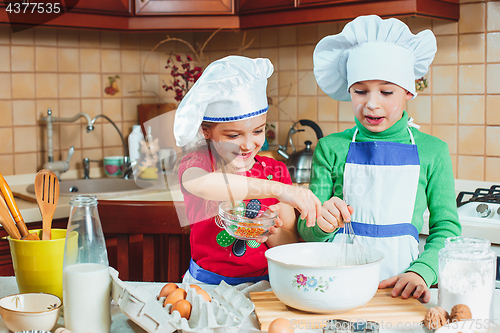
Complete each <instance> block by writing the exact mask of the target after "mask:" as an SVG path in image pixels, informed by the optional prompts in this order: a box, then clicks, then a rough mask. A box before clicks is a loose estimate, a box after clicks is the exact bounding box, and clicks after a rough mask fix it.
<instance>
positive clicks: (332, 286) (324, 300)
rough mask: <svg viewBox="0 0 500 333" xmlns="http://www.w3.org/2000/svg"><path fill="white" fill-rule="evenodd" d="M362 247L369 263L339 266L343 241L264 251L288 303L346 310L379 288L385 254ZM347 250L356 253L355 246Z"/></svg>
mask: <svg viewBox="0 0 500 333" xmlns="http://www.w3.org/2000/svg"><path fill="white" fill-rule="evenodd" d="M346 245H347V246H349V247H352V246H353V245H350V244H346ZM363 249H364V253H365V255H366V257H367V258H366V259H367V261H368V264H363V265H352V266H342V267H339V265H338V258H339V256H340V251H341V244H337V243H314V242H305V243H304V242H302V243H294V244H287V245H281V246H276V247H273V248H271V249H269V250H267V251H266V253H265V255H266V258H267V262H268V265H269V282H270V283H271V288H272V289H273V292H274V294H275V295H276V297H278V299H279V300H280V301H282V302H283V303H285V304H286V305H288V306H291V307H293V308H296V309H299V310H304V311H309V312H316V313H336V312H345V311H348V310H351V309H354V308H357V307H359V306H362V305H363V304H365V303H367V302H368V301H370V300H371V299H372V297H373V296H374V295H375V293H376V292H377V288H378V284H379V282H380V266H381V263H382V259H383V258H384V254H383V253H382V252H380V251H378V250H376V249H372V248H367V247H364V248H363ZM344 251H347V253H348V254H349V253H354V252H353V249H352V248H347V250H346V249H344Z"/></svg>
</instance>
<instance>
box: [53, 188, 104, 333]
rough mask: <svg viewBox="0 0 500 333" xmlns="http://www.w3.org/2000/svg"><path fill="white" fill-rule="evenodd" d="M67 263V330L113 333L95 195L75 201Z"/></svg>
mask: <svg viewBox="0 0 500 333" xmlns="http://www.w3.org/2000/svg"><path fill="white" fill-rule="evenodd" d="M70 206H71V210H70V214H69V220H68V228H67V232H66V246H65V249H64V263H63V304H64V326H65V327H66V328H67V329H69V330H70V331H72V332H73V333H83V332H93V333H109V331H110V329H111V279H110V276H109V271H108V266H109V263H108V253H107V250H106V242H105V239H104V234H103V232H102V228H101V221H100V219H99V214H98V212H97V198H96V197H95V196H93V195H78V196H73V197H71V201H70Z"/></svg>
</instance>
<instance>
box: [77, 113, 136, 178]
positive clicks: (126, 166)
mask: <svg viewBox="0 0 500 333" xmlns="http://www.w3.org/2000/svg"><path fill="white" fill-rule="evenodd" d="M99 117H102V118H104V119H106V120H107V121H109V122H110V123H111V125H113V127H114V128H115V129H116V131H117V132H118V134H119V135H120V139H121V140H122V145H123V178H125V179H128V178H130V175H131V174H132V165H131V163H130V158H129V156H128V146H127V144H126V143H125V139H124V138H123V135H122V132H121V131H120V129H118V127H117V126H116V124H115V123H114V122H113V121H112V120H111V119H109V118H108V116H106V115H103V114H100V115H97V116H95V117H94V118H92V120H91V124H92V126H93V125H94V123H95V121H96V120H97V118H99ZM87 132H88V131H87Z"/></svg>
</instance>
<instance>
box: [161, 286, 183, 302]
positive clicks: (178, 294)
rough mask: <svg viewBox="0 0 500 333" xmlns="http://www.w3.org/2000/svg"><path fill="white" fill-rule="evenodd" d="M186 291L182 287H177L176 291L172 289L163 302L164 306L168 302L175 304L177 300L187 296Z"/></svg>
mask: <svg viewBox="0 0 500 333" xmlns="http://www.w3.org/2000/svg"><path fill="white" fill-rule="evenodd" d="M186 295H187V293H186V291H185V290H184V289H182V288H177V289H175V290H174V291H172V292H171V293H170V294H169V295H168V296H167V298H165V302H163V306H166V305H167V304H175V303H176V302H177V301H179V300H181V299H185V298H186Z"/></svg>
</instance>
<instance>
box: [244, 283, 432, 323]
mask: <svg viewBox="0 0 500 333" xmlns="http://www.w3.org/2000/svg"><path fill="white" fill-rule="evenodd" d="M391 291H392V288H388V289H379V290H377V293H376V294H375V296H374V297H373V298H372V299H371V300H370V301H369V302H368V303H366V304H365V305H363V306H361V307H359V308H356V309H354V310H351V311H348V312H344V313H337V314H324V313H322V314H319V313H310V312H305V311H301V310H296V309H294V308H291V307H289V306H286V305H285V304H284V303H282V302H281V301H280V300H279V299H278V298H277V297H276V296H275V295H274V293H273V292H272V291H263V292H253V293H250V299H251V300H252V302H253V303H254V304H255V314H256V316H257V320H258V321H259V325H260V330H261V331H267V329H268V327H269V324H270V323H271V322H272V321H273V320H274V319H276V318H280V317H282V318H286V319H289V320H290V321H292V324H293V323H295V324H297V325H299V326H298V327H303V328H311V329H312V328H315V329H318V328H321V327H323V326H325V324H326V321H327V320H330V319H344V320H351V321H358V320H363V321H364V320H367V321H375V322H378V323H383V325H384V326H383V327H384V328H389V327H388V326H387V325H392V327H393V328H396V325H405V324H406V325H412V324H413V325H418V323H420V322H421V321H422V320H423V319H424V316H425V313H426V312H427V308H426V307H425V306H424V305H423V304H422V303H420V302H419V301H418V300H416V299H414V298H408V299H402V298H401V296H399V297H392V296H391ZM382 321H383V322H382ZM388 323H390V324H388ZM399 323H401V324H399ZM402 327H408V326H402ZM410 327H411V326H410Z"/></svg>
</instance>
